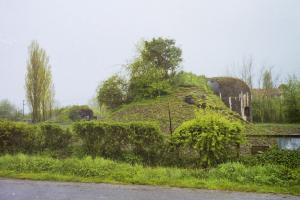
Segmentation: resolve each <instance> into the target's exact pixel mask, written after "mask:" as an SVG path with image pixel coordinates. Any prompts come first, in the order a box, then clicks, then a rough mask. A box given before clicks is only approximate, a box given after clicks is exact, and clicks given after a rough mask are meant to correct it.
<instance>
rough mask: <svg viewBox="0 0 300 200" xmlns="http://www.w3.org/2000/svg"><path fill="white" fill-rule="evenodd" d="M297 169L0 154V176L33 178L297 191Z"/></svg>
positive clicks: (299, 180)
mask: <svg viewBox="0 0 300 200" xmlns="http://www.w3.org/2000/svg"><path fill="white" fill-rule="evenodd" d="M299 174H300V171H299V168H297V169H289V168H287V167H284V166H280V165H269V164H267V165H256V166H247V165H244V164H241V163H226V164H221V165H219V166H218V167H216V168H213V169H210V170H203V169H179V168H163V167H154V168H150V167H145V166H142V165H130V164H126V163H119V162H114V161H110V160H105V159H103V158H95V159H92V158H91V157H85V158H81V159H78V158H67V159H64V160H59V159H53V158H50V157H45V156H27V155H23V154H18V155H15V156H10V155H5V156H1V157H0V176H6V177H14V178H29V179H37V180H45V179H46V180H60V181H82V182H110V183H128V184H150V185H168V186H177V187H192V188H208V189H216V188H217V189H225V190H235V191H236V190H241V191H259V192H275V193H290V194H297V195H299V194H300V187H299V185H300V178H299V177H300V176H299Z"/></svg>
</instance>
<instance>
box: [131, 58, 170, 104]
mask: <svg viewBox="0 0 300 200" xmlns="http://www.w3.org/2000/svg"><path fill="white" fill-rule="evenodd" d="M128 68H129V71H130V80H129V88H128V98H129V100H134V99H142V98H153V97H157V96H160V95H164V94H167V93H168V92H169V89H170V87H171V86H170V82H169V81H168V80H167V79H166V78H165V77H164V71H163V70H162V69H160V68H156V67H155V66H151V65H149V64H147V63H144V62H143V61H141V60H136V61H135V62H133V63H132V64H131V65H130V66H129V67H128Z"/></svg>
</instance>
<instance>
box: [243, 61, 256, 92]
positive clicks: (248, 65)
mask: <svg viewBox="0 0 300 200" xmlns="http://www.w3.org/2000/svg"><path fill="white" fill-rule="evenodd" d="M253 68H254V65H253V58H252V56H249V57H248V58H244V59H243V62H242V65H241V71H240V78H241V79H242V80H243V81H244V82H245V83H247V85H248V86H249V87H250V88H251V89H252V88H253Z"/></svg>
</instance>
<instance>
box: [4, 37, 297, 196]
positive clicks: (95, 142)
mask: <svg viewBox="0 0 300 200" xmlns="http://www.w3.org/2000/svg"><path fill="white" fill-rule="evenodd" d="M181 56H182V51H181V49H180V48H178V47H177V46H176V45H175V41H174V40H171V39H165V38H153V39H152V40H149V41H144V42H143V43H142V44H141V45H140V47H139V48H138V51H137V57H135V58H134V59H133V61H132V62H130V63H129V64H128V65H127V66H126V70H127V72H128V74H121V75H113V76H111V77H109V78H108V79H107V80H106V81H104V82H103V83H101V84H100V86H99V87H98V90H97V95H96V97H95V99H96V101H97V105H96V106H95V107H96V110H94V111H95V112H94V111H93V110H92V109H91V108H90V107H88V106H86V105H81V106H79V105H74V106H68V107H64V108H60V109H54V108H53V95H54V93H53V92H54V91H53V88H52V87H51V86H52V83H51V80H52V78H51V70H50V66H49V64H48V58H47V56H46V53H45V51H44V50H43V49H40V48H39V46H38V44H37V43H33V44H32V46H31V50H30V59H29V62H28V73H27V78H26V86H27V97H28V101H29V102H30V105H31V110H32V122H40V121H48V122H47V123H39V124H27V123H22V122H13V121H0V139H1V140H0V176H9V177H27V178H38V179H57V180H79V181H82V180H84V181H96V182H99V181H100V182H103V181H106V182H122V183H136V184H162V185H174V186H185V187H202V188H203V187H204V188H212V189H215V188H223V189H235V190H236V189H240V190H247V191H264V192H286V193H293V194H300V192H299V191H300V188H299V185H300V168H299V167H300V153H299V151H286V150H278V149H272V150H271V151H267V152H266V153H263V154H260V155H256V156H248V157H240V155H239V147H240V144H242V143H243V142H244V140H245V137H244V129H245V128H244V126H245V125H246V123H245V122H243V121H242V120H241V118H240V116H239V115H238V114H237V113H234V112H232V111H231V110H230V109H229V108H227V107H226V106H225V105H224V103H223V102H222V101H221V100H220V98H219V97H218V96H216V95H214V94H213V92H212V91H211V90H210V88H209V87H208V85H207V79H206V78H205V77H204V76H198V75H195V74H193V73H187V72H184V71H180V70H179V69H180V64H181V62H182V57H181ZM34 76H37V77H38V79H36V80H35V79H33V78H32V77H34ZM245 77H246V80H247V83H248V84H249V83H251V84H252V78H251V77H248V76H245ZM32 85H37V87H38V88H39V90H38V91H35V90H34V89H33V88H32ZM262 85H263V86H262V88H261V90H257V91H256V92H254V93H253V94H254V98H253V105H252V106H253V117H254V120H255V121H260V122H274V121H275V122H299V121H300V119H299V117H300V107H299V106H300V91H299V88H300V84H299V80H298V79H297V78H296V77H290V79H289V80H288V82H287V83H286V84H283V85H281V86H280V88H279V89H278V90H277V89H276V88H275V86H274V84H273V82H272V74H271V71H265V72H264V73H263V84H262ZM274 89H275V90H276V91H280V95H277V94H275V95H274V93H273V92H274ZM253 91H254V90H253ZM33 97H34V98H33ZM97 106H98V107H97ZM17 113H18V112H17V111H16V109H15V108H14V106H13V105H11V104H10V103H9V102H6V101H2V102H1V103H0V118H5V119H9V120H15V119H16V116H17ZM94 114H96V115H97V118H98V119H101V120H99V121H90V120H92V119H95V118H96V117H94ZM57 122H59V123H60V124H59V125H57V124H56V123H57ZM61 122H64V123H66V124H63V125H62V124H61ZM73 122H75V123H73ZM246 127H247V132H248V133H250V132H251V131H254V132H257V131H258V130H259V127H254V126H253V125H251V124H247V125H246ZM253 127H254V128H253ZM264 130H265V129H264ZM293 130H295V129H293ZM19 153H25V154H29V155H24V154H19ZM8 154H12V155H8ZM106 159H110V160H106ZM123 162H124V163H123ZM158 166H165V168H163V167H158ZM168 167H173V168H168ZM176 167H181V168H180V169H178V168H176Z"/></svg>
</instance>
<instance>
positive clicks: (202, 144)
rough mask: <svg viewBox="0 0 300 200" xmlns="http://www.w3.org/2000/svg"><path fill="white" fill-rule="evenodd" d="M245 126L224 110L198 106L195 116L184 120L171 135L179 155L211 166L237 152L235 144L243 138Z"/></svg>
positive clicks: (184, 158)
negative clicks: (203, 108)
mask: <svg viewBox="0 0 300 200" xmlns="http://www.w3.org/2000/svg"><path fill="white" fill-rule="evenodd" d="M242 133H243V126H242V124H241V123H240V122H239V121H232V120H230V119H228V118H227V117H225V116H224V115H223V114H221V113H217V112H214V111H210V110H199V111H198V112H196V118H195V119H193V120H190V121H187V122H184V123H183V124H182V125H181V126H179V127H178V128H177V129H176V130H175V132H174V134H173V135H172V142H173V144H175V145H176V146H177V147H178V149H179V153H178V155H179V159H180V160H186V159H188V158H191V160H190V162H192V163H195V162H198V163H199V164H200V165H202V166H204V167H209V166H212V165H215V164H217V163H220V162H224V161H226V160H227V159H228V158H230V157H233V156H236V153H235V152H234V149H235V147H237V145H239V144H240V143H241V142H243V140H244V137H243V134H242Z"/></svg>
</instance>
